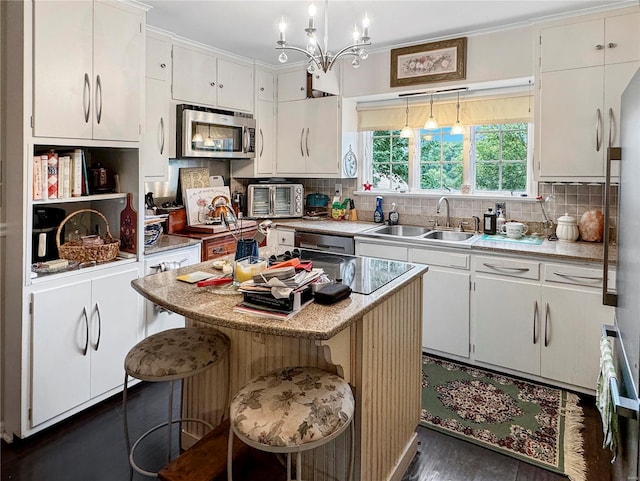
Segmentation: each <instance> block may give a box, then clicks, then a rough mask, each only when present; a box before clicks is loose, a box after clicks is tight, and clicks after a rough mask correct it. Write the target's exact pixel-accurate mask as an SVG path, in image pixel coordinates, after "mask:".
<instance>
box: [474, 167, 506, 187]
mask: <svg viewBox="0 0 640 481" xmlns="http://www.w3.org/2000/svg"><path fill="white" fill-rule="evenodd" d="M499 173H500V168H499V167H498V165H497V164H477V165H476V190H498V188H499V182H500V179H499V175H500V174H499Z"/></svg>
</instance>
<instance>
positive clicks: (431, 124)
mask: <svg viewBox="0 0 640 481" xmlns="http://www.w3.org/2000/svg"><path fill="white" fill-rule="evenodd" d="M424 128H425V129H426V130H435V129H437V128H438V122H437V121H436V119H434V118H433V94H431V102H429V118H428V119H427V121H426V122H425V123H424Z"/></svg>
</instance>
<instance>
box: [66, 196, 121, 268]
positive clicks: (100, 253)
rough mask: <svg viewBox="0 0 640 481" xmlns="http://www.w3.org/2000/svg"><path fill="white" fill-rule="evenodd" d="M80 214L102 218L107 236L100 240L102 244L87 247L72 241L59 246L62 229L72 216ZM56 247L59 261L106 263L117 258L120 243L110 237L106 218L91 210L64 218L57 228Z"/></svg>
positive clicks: (79, 241)
mask: <svg viewBox="0 0 640 481" xmlns="http://www.w3.org/2000/svg"><path fill="white" fill-rule="evenodd" d="M82 212H91V213H93V214H97V215H98V216H100V217H102V220H103V221H104V223H105V225H106V226H107V235H105V236H104V237H103V238H102V239H103V240H104V244H102V245H96V246H87V245H82V241H81V240H72V241H68V242H65V243H64V244H62V245H60V233H61V232H62V228H63V227H64V225H65V224H66V222H67V221H68V220H69V219H71V218H72V217H73V216H74V215H76V214H80V213H82ZM56 246H57V247H58V255H59V256H60V258H61V259H67V260H70V261H78V262H88V261H95V262H107V261H111V260H113V259H115V258H116V257H117V256H118V251H119V250H120V241H119V240H118V239H114V238H113V237H111V232H110V231H109V222H107V218H106V217H105V216H104V215H103V214H102V213H101V212H98V211H97V210H93V209H80V210H77V211H75V212H72V213H71V214H69V215H68V216H67V217H65V218H64V220H63V221H62V222H61V223H60V225H59V226H58V231H57V232H56Z"/></svg>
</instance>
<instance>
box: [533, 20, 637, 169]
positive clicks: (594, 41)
mask: <svg viewBox="0 0 640 481" xmlns="http://www.w3.org/2000/svg"><path fill="white" fill-rule="evenodd" d="M639 31H640V14H639V13H638V12H637V11H636V12H630V13H627V14H626V15H617V16H613V17H608V18H599V19H595V20H590V21H585V22H580V23H574V24H568V25H558V26H553V27H548V28H543V29H541V31H540V91H539V96H538V98H539V109H538V112H537V114H536V119H537V132H538V136H537V145H538V147H537V149H536V151H537V154H536V159H537V167H538V169H537V173H538V180H569V179H571V180H578V181H602V180H603V179H604V176H605V169H606V155H607V147H616V146H618V145H619V131H620V125H619V119H620V95H621V94H622V91H623V90H624V88H625V86H626V85H627V83H628V82H629V80H630V79H631V77H632V75H633V73H634V72H635V71H636V70H637V69H638V67H640V34H639ZM617 172H618V165H617V164H616V163H614V164H612V173H613V176H614V177H615V176H616V175H617Z"/></svg>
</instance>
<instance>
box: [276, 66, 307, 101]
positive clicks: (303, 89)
mask: <svg viewBox="0 0 640 481" xmlns="http://www.w3.org/2000/svg"><path fill="white" fill-rule="evenodd" d="M306 98H307V72H306V71H305V70H302V69H299V70H296V71H295V72H286V73H281V74H279V75H278V102H290V101H292V100H304V99H306Z"/></svg>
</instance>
